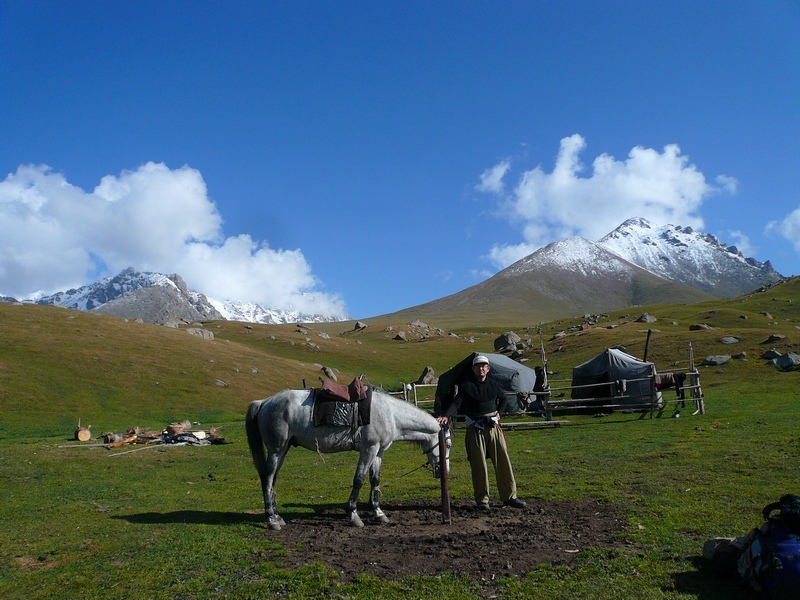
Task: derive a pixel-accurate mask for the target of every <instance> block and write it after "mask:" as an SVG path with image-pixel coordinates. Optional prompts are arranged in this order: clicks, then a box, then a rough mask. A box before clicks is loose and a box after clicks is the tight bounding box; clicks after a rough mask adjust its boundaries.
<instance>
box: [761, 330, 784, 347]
mask: <svg viewBox="0 0 800 600" xmlns="http://www.w3.org/2000/svg"><path fill="white" fill-rule="evenodd" d="M785 337H786V336H785V335H783V334H782V333H773V334H772V335H770V336H769V337H768V338H767V339H766V340H764V341H763V342H761V343H762V344H771V343H773V342H780V341H781V340H782V339H783V338H785Z"/></svg>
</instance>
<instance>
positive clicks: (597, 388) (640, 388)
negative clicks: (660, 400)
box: [572, 348, 656, 405]
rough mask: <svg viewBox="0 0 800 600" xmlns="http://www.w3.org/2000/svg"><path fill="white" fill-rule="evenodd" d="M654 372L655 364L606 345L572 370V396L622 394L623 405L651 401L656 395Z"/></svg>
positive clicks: (611, 395)
mask: <svg viewBox="0 0 800 600" xmlns="http://www.w3.org/2000/svg"><path fill="white" fill-rule="evenodd" d="M655 373H656V367H655V365H654V364H653V363H651V362H644V361H641V360H639V359H638V358H635V357H633V356H631V355H630V354H626V353H625V352H623V351H622V350H616V349H614V348H607V349H606V350H604V351H603V352H601V353H600V354H598V355H597V356H595V357H594V358H592V359H591V360H588V361H586V362H585V363H583V364H581V365H578V366H577V367H574V368H573V369H572V386H573V388H572V398H573V399H580V398H611V397H620V396H621V397H622V398H621V399H618V400H617V401H616V403H618V404H623V405H637V404H645V403H649V402H651V401H652V399H653V395H654V394H655V382H654V380H653V376H654V375H655ZM598 384H605V385H598ZM579 386H591V387H579Z"/></svg>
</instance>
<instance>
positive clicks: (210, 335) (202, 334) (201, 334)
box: [186, 327, 214, 340]
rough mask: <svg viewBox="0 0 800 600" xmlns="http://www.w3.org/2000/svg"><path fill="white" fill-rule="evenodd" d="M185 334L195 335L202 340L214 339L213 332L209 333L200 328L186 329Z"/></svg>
mask: <svg viewBox="0 0 800 600" xmlns="http://www.w3.org/2000/svg"><path fill="white" fill-rule="evenodd" d="M186 333H188V334H189V335H196V336H197V337H199V338H203V339H204V340H213V339H214V332H213V331H209V330H208V329H203V328H202V327H189V328H187V329H186Z"/></svg>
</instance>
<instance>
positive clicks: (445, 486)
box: [439, 425, 452, 525]
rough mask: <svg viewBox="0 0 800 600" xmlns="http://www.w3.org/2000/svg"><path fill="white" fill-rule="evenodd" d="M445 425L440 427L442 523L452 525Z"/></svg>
mask: <svg viewBox="0 0 800 600" xmlns="http://www.w3.org/2000/svg"><path fill="white" fill-rule="evenodd" d="M445 427H447V425H445V426H444V427H441V428H439V473H440V476H441V477H440V482H441V486H442V523H444V524H445V525H450V523H451V522H452V521H451V517H450V481H449V477H450V474H449V473H448V472H447V456H448V452H447V435H446V432H445Z"/></svg>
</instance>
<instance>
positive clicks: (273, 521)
mask: <svg viewBox="0 0 800 600" xmlns="http://www.w3.org/2000/svg"><path fill="white" fill-rule="evenodd" d="M267 525H268V526H269V528H270V529H271V530H272V531H280V530H281V528H282V527H283V526H284V525H286V523H285V522H284V520H283V519H281V518H280V517H277V518H276V517H270V518H269V519H268V520H267Z"/></svg>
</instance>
